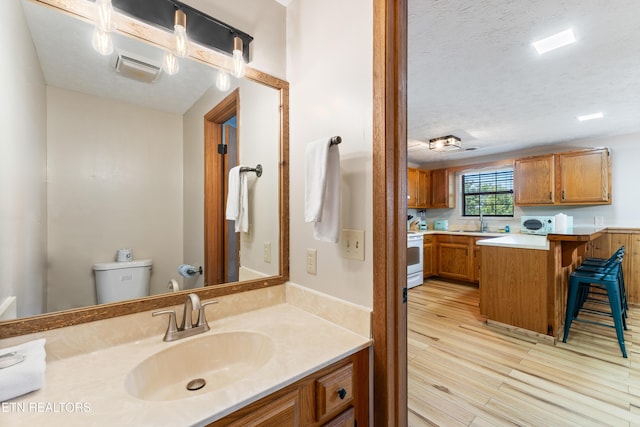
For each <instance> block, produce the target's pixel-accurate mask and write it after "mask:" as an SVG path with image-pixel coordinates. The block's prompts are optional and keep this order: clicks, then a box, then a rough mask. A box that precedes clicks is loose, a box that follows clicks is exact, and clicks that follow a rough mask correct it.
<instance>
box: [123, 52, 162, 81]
mask: <svg viewBox="0 0 640 427" xmlns="http://www.w3.org/2000/svg"><path fill="white" fill-rule="evenodd" d="M114 68H115V69H116V71H117V72H118V73H119V74H120V75H121V76H123V77H127V78H129V79H133V80H137V81H139V82H144V83H153V82H155V81H156V80H157V79H158V77H159V76H160V70H161V69H160V67H159V66H157V65H153V64H151V63H149V62H147V60H145V59H143V58H140V57H134V56H133V55H131V54H128V53H123V52H118V56H117V57H116V61H115V64H114Z"/></svg>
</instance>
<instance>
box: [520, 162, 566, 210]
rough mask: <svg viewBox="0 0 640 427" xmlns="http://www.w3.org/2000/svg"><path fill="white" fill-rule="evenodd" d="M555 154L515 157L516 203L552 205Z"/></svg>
mask: <svg viewBox="0 0 640 427" xmlns="http://www.w3.org/2000/svg"><path fill="white" fill-rule="evenodd" d="M555 184H556V183H555V156H554V155H553V154H549V155H546V156H535V157H527V158H524V159H517V160H516V161H515V162H514V167H513V188H514V203H515V204H516V205H525V206H526V205H552V204H553V203H554V194H553V193H554V189H555Z"/></svg>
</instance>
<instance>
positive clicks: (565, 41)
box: [533, 28, 576, 55]
mask: <svg viewBox="0 0 640 427" xmlns="http://www.w3.org/2000/svg"><path fill="white" fill-rule="evenodd" d="M575 42H576V36H575V34H573V29H572V28H569V29H567V30H564V31H561V32H559V33H556V34H554V35H552V36H549V37H546V38H544V39H541V40H538V41H536V42H534V43H533V47H535V48H536V50H537V51H538V53H539V54H540V55H542V54H543V53H547V52H549V51H551V50H554V49H558V48H560V47H563V46H566V45H569V44H572V43H575Z"/></svg>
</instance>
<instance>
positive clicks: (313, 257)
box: [307, 248, 318, 274]
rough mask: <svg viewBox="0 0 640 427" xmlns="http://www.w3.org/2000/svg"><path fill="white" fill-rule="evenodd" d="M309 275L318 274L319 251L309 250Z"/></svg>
mask: <svg viewBox="0 0 640 427" xmlns="http://www.w3.org/2000/svg"><path fill="white" fill-rule="evenodd" d="M307 273H309V274H318V251H317V250H316V249H309V248H307Z"/></svg>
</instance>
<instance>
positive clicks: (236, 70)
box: [233, 50, 247, 79]
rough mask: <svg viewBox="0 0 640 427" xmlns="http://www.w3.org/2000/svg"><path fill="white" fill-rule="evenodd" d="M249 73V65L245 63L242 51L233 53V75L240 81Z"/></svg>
mask: <svg viewBox="0 0 640 427" xmlns="http://www.w3.org/2000/svg"><path fill="white" fill-rule="evenodd" d="M246 73H247V65H246V64H245V63H244V58H243V56H242V51H241V50H234V51H233V75H234V76H235V77H237V78H239V79H241V78H243V77H244V75H245V74H246Z"/></svg>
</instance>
